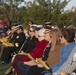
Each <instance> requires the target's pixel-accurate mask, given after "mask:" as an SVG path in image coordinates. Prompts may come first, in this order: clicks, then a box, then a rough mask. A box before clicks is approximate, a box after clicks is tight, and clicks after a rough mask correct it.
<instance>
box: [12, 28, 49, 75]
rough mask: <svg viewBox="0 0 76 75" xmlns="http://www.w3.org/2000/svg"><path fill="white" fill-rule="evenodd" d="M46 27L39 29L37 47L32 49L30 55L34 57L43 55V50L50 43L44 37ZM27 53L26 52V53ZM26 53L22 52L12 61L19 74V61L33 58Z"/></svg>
mask: <svg viewBox="0 0 76 75" xmlns="http://www.w3.org/2000/svg"><path fill="white" fill-rule="evenodd" d="M44 31H45V30H44V29H40V30H39V31H38V35H39V38H38V40H39V41H38V42H36V45H35V48H34V49H32V50H31V52H30V55H31V56H33V57H34V59H36V58H39V57H42V54H43V51H44V49H45V47H46V45H47V44H48V41H47V40H45V39H44ZM24 54H25V53H24ZM24 54H20V55H17V56H16V57H15V59H14V61H13V63H12V66H13V67H14V69H15V70H16V72H17V73H18V74H20V71H19V70H18V65H17V63H18V61H22V62H26V61H30V60H31V59H30V58H28V57H27V56H26V55H24Z"/></svg>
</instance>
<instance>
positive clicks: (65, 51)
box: [45, 29, 75, 75]
mask: <svg viewBox="0 0 76 75" xmlns="http://www.w3.org/2000/svg"><path fill="white" fill-rule="evenodd" d="M61 33H62V34H61V36H60V42H61V43H63V44H64V46H63V47H62V48H61V50H60V56H59V57H60V60H59V62H57V63H56V64H53V65H52V66H50V68H51V69H52V72H56V71H57V70H58V69H59V68H60V67H61V66H62V65H63V64H64V63H65V62H66V61H67V59H68V57H69V55H70V53H71V51H72V49H73V48H74V46H75V43H74V42H73V41H74V35H75V32H74V31H72V30H71V29H70V30H69V29H62V31H61ZM50 74H51V73H49V72H47V73H45V75H50Z"/></svg>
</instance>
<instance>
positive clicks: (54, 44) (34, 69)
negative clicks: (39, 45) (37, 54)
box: [18, 29, 62, 75]
mask: <svg viewBox="0 0 76 75" xmlns="http://www.w3.org/2000/svg"><path fill="white" fill-rule="evenodd" d="M48 38H49V39H48ZM59 38H60V32H59V31H58V30H57V29H53V30H51V32H47V30H46V31H45V39H46V40H48V41H49V43H50V44H49V46H47V47H46V49H45V51H44V54H43V56H42V60H43V61H44V62H46V60H47V58H48V55H49V54H50V53H51V54H52V55H53V54H55V52H56V53H57V54H55V55H53V56H54V57H51V58H50V59H51V60H50V61H51V62H52V63H51V64H53V63H56V62H57V61H58V60H59V56H58V55H59V50H60V48H61V46H62V45H61V44H60V43H59V42H60V40H59ZM50 46H51V48H50ZM56 49H57V51H56ZM49 51H50V53H49ZM49 56H50V55H49ZM56 58H57V60H56V61H54V60H55V59H56ZM52 59H53V60H52ZM47 63H48V62H47ZM18 65H19V68H20V70H21V72H22V75H42V73H41V72H42V71H44V70H45V68H43V66H42V65H41V64H40V63H38V64H36V63H35V64H34V62H31V63H29V64H28V65H30V66H31V67H30V68H29V67H27V66H28V65H24V64H23V63H22V62H21V61H20V62H18ZM27 68H28V69H29V70H28V72H27ZM50 71H51V70H50Z"/></svg>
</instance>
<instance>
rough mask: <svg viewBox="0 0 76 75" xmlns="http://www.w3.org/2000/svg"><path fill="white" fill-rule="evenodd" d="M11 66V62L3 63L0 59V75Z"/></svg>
mask: <svg viewBox="0 0 76 75" xmlns="http://www.w3.org/2000/svg"><path fill="white" fill-rule="evenodd" d="M9 66H10V63H8V64H1V61H0V75H2V74H3V73H4V72H5V71H6V70H7V69H8V68H9Z"/></svg>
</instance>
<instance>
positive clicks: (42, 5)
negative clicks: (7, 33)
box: [0, 0, 74, 27]
mask: <svg viewBox="0 0 76 75" xmlns="http://www.w3.org/2000/svg"><path fill="white" fill-rule="evenodd" d="M22 2H24V0H0V3H1V4H2V6H1V5H0V10H2V11H0V13H1V12H4V15H5V16H7V18H8V20H9V22H10V23H11V24H12V25H13V24H14V23H23V24H24V25H25V26H27V23H28V21H29V20H32V21H33V22H34V23H37V24H44V22H45V21H51V22H52V25H58V26H60V27H62V26H63V25H67V26H68V25H71V24H72V22H73V18H74V13H73V12H72V11H67V12H65V11H64V8H65V7H66V5H67V4H68V2H70V0H33V2H31V1H29V2H24V3H25V7H18V6H19V5H20V4H21V3H22ZM69 15H70V16H69Z"/></svg>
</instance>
